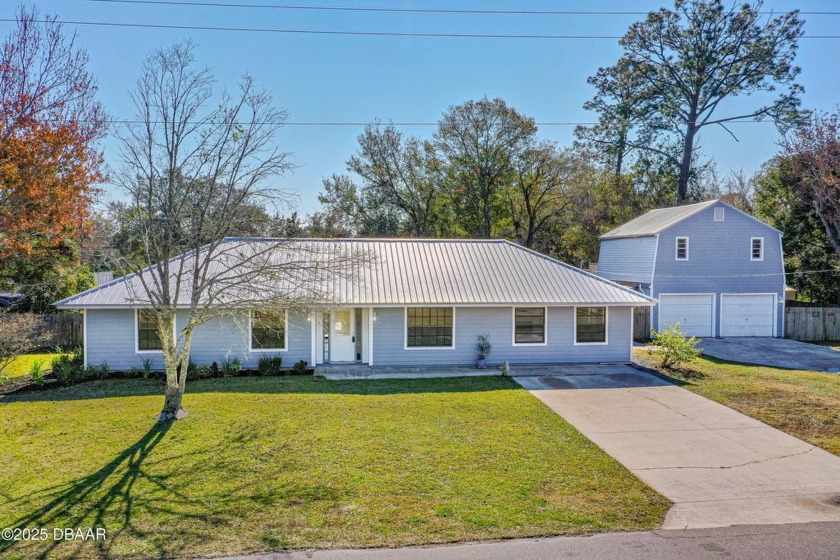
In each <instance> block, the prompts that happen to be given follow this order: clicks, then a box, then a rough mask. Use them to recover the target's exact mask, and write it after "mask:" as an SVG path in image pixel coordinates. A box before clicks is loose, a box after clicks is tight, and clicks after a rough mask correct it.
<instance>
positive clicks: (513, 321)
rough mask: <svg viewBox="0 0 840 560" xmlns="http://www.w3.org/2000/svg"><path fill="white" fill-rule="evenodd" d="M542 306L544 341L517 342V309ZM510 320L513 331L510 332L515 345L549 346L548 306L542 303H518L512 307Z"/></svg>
mask: <svg viewBox="0 0 840 560" xmlns="http://www.w3.org/2000/svg"><path fill="white" fill-rule="evenodd" d="M534 308H542V310H543V341H542V342H516V310H517V309H534ZM510 320H511V327H512V332H511V334H510V341H511V344H513V345H514V346H548V307H545V306H542V305H533V306H532V305H518V306H515V307H511V308H510Z"/></svg>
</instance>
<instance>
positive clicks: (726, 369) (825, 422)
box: [634, 349, 840, 455]
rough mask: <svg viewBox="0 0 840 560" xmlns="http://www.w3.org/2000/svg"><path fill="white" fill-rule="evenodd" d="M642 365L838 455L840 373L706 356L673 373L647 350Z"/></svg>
mask: <svg viewBox="0 0 840 560" xmlns="http://www.w3.org/2000/svg"><path fill="white" fill-rule="evenodd" d="M634 358H635V360H636V361H637V362H639V363H640V364H641V365H644V366H646V367H649V368H651V369H654V370H656V371H659V373H660V374H662V375H663V376H665V377H666V378H668V379H669V380H670V381H672V382H675V383H677V384H678V385H680V386H681V387H683V388H684V389H688V390H689V391H692V392H694V393H697V394H698V395H701V396H704V397H706V398H708V399H711V400H713V401H717V402H719V403H721V404H723V405H726V406H728V407H730V408H734V409H735V410H737V411H739V412H741V413H743V414H746V415H747V416H751V417H753V418H755V419H757V420H760V421H762V422H764V423H765V424H768V425H770V426H773V427H774V428H777V429H779V430H782V431H783V432H787V433H789V434H791V435H793V436H796V437H798V438H800V439H803V440H805V441H807V442H808V443H811V444H813V445H816V446H817V447H822V448H823V449H825V450H826V451H829V452H831V453H834V454H835V455H840V375H838V374H832V373H822V372H815V371H800V370H790V369H782V368H773V367H766V366H757V365H751V364H741V363H735V362H727V361H724V360H719V359H717V358H710V357H706V356H703V357H701V358H700V359H698V360H697V362H696V363H693V364H689V365H686V366H683V368H682V371H678V372H670V371H665V370H662V369H660V368H657V367H656V365H655V360H654V358H653V356H652V355H651V354H650V352H649V351H648V350H643V349H636V350H635V351H634Z"/></svg>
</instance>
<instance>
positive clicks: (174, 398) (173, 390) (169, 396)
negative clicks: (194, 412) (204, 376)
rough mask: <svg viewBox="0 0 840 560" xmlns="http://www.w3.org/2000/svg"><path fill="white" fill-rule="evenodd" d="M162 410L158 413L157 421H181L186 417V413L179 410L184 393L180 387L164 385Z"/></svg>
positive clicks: (181, 409)
mask: <svg viewBox="0 0 840 560" xmlns="http://www.w3.org/2000/svg"><path fill="white" fill-rule="evenodd" d="M164 395H165V396H164V401H163V410H162V411H161V413H160V417H159V420H160V421H161V422H164V421H166V420H176V419H181V418H183V417H184V416H186V415H187V413H186V411H184V409H183V408H181V400H182V399H183V398H184V391H183V389H181V387H180V385H177V384H176V385H170V384H169V383H167V384H166V392H165V393H164Z"/></svg>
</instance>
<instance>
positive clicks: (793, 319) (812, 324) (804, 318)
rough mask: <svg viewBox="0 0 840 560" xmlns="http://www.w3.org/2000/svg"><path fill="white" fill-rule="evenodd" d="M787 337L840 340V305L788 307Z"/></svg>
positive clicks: (820, 340) (819, 340)
mask: <svg viewBox="0 0 840 560" xmlns="http://www.w3.org/2000/svg"><path fill="white" fill-rule="evenodd" d="M785 337H786V338H792V339H794V340H805V341H811V342H822V341H825V340H840V307H786V308H785Z"/></svg>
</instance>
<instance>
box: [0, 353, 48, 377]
mask: <svg viewBox="0 0 840 560" xmlns="http://www.w3.org/2000/svg"><path fill="white" fill-rule="evenodd" d="M59 356H61V354H23V355H22V356H18V357H17V358H15V359H14V360H12V361H11V362H10V363H9V365H8V366H6V368H5V369H4V370H3V375H5V376H6V377H9V378H12V377H21V376H25V375H29V371H30V370H31V369H32V364H34V363H35V362H37V361H39V360H40V361H41V364H42V365H43V367H44V371H46V370H48V369H50V368H51V367H52V366H51V364H52V361H53V359H54V358H57V357H59Z"/></svg>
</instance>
